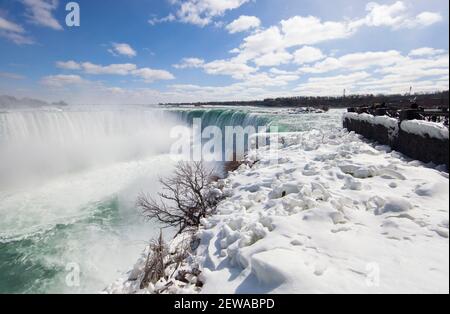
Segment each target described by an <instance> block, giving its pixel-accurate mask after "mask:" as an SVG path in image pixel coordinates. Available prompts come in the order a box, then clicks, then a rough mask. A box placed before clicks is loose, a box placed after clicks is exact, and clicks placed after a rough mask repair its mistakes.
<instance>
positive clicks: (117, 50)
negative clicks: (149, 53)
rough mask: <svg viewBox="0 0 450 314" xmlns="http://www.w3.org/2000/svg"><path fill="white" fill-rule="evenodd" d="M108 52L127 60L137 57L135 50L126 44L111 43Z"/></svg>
mask: <svg viewBox="0 0 450 314" xmlns="http://www.w3.org/2000/svg"><path fill="white" fill-rule="evenodd" d="M108 51H109V52H110V53H111V54H113V55H115V56H118V55H122V56H126V57H129V58H132V57H136V55H137V52H136V50H134V49H133V48H132V47H131V46H130V45H129V44H126V43H113V44H112V48H111V49H109V50H108Z"/></svg>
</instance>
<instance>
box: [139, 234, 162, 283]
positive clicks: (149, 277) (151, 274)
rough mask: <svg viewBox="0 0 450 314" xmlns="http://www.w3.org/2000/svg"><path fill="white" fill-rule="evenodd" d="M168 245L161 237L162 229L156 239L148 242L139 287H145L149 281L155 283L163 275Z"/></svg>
mask: <svg viewBox="0 0 450 314" xmlns="http://www.w3.org/2000/svg"><path fill="white" fill-rule="evenodd" d="M168 251H169V250H168V247H167V245H166V243H165V242H164V239H163V234H162V231H161V233H160V235H159V238H158V240H153V241H152V242H151V243H150V248H149V253H148V256H147V261H146V263H145V269H144V277H143V279H142V281H141V289H144V288H145V287H147V286H148V285H149V284H150V283H153V284H154V283H156V282H157V281H158V280H160V279H161V278H163V277H164V273H165V269H166V264H165V260H166V257H167V255H168Z"/></svg>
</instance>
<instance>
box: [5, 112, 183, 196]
mask: <svg viewBox="0 0 450 314" xmlns="http://www.w3.org/2000/svg"><path fill="white" fill-rule="evenodd" d="M175 123H177V121H176V120H175V119H174V118H172V117H170V116H169V115H167V114H165V113H164V112H163V111H161V110H142V109H133V108H132V109H123V110H116V109H114V110H113V109H111V110H109V109H98V108H97V109H94V108H90V107H88V108H85V109H84V108H83V110H68V111H45V110H32V111H31V110H30V111H11V112H7V113H0V189H1V188H2V187H5V186H8V187H11V186H13V185H15V184H16V183H20V184H22V183H23V182H24V181H26V180H31V181H36V180H42V179H46V178H50V177H53V176H55V175H59V174H67V173H71V172H74V171H80V170H83V169H88V168H92V167H95V166H98V165H105V164H109V163H114V162H118V161H126V160H136V159H140V158H144V157H146V156H151V155H158V154H160V153H164V152H168V151H169V148H170V138H169V131H170V128H171V127H172V126H173V125H174V124H175Z"/></svg>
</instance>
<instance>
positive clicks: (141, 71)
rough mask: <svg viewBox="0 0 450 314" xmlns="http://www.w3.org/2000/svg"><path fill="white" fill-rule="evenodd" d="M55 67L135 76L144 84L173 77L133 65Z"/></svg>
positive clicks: (72, 63)
mask: <svg viewBox="0 0 450 314" xmlns="http://www.w3.org/2000/svg"><path fill="white" fill-rule="evenodd" d="M56 66H57V67H58V68H61V69H65V70H81V71H83V72H84V73H86V74H91V75H120V76H135V77H139V78H141V79H143V80H144V81H146V82H149V83H150V82H154V81H159V80H172V79H174V78H175V77H174V76H173V75H172V73H170V72H168V71H165V70H158V69H151V68H138V66H137V65H136V64H133V63H119V64H109V65H99V64H95V63H91V62H76V61H73V60H70V61H58V62H56Z"/></svg>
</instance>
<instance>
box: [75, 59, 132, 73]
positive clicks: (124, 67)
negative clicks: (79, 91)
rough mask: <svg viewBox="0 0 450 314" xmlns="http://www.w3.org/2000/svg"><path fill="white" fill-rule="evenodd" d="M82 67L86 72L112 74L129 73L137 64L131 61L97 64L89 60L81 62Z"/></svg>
mask: <svg viewBox="0 0 450 314" xmlns="http://www.w3.org/2000/svg"><path fill="white" fill-rule="evenodd" d="M81 67H82V69H83V70H84V71H85V72H86V73H88V74H96V75H101V74H112V75H129V74H130V72H131V71H134V70H136V69H137V66H136V65H135V64H132V63H122V64H110V65H106V66H103V65H98V64H94V63H91V62H83V63H81Z"/></svg>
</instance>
